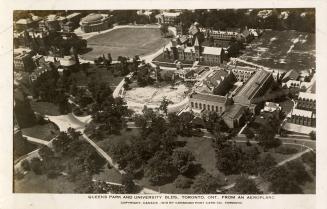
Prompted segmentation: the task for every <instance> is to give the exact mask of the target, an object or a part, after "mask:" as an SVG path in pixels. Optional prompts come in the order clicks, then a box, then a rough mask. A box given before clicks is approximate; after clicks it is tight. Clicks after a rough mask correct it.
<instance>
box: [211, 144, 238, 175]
mask: <svg viewBox="0 0 327 209" xmlns="http://www.w3.org/2000/svg"><path fill="white" fill-rule="evenodd" d="M216 158H217V168H218V169H219V170H220V171H221V172H223V173H224V174H226V175H230V174H238V173H240V172H242V167H243V160H244V159H243V153H242V150H241V149H240V148H239V147H237V146H236V145H231V144H229V143H223V144H222V145H221V147H220V148H217V149H216Z"/></svg>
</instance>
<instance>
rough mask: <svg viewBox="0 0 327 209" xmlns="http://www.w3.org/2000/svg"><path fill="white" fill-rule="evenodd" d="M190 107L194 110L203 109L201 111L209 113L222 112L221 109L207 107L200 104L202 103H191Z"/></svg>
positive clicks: (207, 105) (211, 106)
mask: <svg viewBox="0 0 327 209" xmlns="http://www.w3.org/2000/svg"><path fill="white" fill-rule="evenodd" d="M191 107H192V108H195V109H201V110H202V109H203V110H209V111H216V112H219V113H222V112H223V108H222V107H218V106H214V105H209V104H202V103H197V102H191Z"/></svg>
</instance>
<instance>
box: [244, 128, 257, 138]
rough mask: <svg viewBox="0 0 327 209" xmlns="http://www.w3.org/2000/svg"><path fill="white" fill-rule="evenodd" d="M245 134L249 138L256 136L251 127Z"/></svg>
mask: <svg viewBox="0 0 327 209" xmlns="http://www.w3.org/2000/svg"><path fill="white" fill-rule="evenodd" d="M245 136H246V138H248V139H253V138H254V137H255V135H254V133H253V131H251V129H247V131H246V133H245Z"/></svg>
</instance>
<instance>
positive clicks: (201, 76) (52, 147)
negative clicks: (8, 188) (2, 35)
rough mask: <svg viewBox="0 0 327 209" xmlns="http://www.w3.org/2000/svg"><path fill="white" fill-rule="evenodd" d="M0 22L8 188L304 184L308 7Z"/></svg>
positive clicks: (218, 190) (149, 190)
mask: <svg viewBox="0 0 327 209" xmlns="http://www.w3.org/2000/svg"><path fill="white" fill-rule="evenodd" d="M249 6H251V5H249ZM49 9H50V7H49ZM12 24H13V31H12V37H13V51H12V52H10V53H13V63H12V65H13V75H12V76H13V87H12V91H13V107H12V109H13V125H12V127H13V128H12V130H11V131H12V132H13V141H12V143H13V152H12V153H13V156H12V159H13V162H12V164H13V172H12V173H13V182H12V191H13V193H15V194H17V193H53V194H135V195H136V194H156V195H158V194H199V195H200V194H217V195H218V194H241V195H247V194H251V195H257V194H263V195H267V194H277V195H278V194H316V72H317V71H318V69H317V68H316V9H315V8H309V7H308V8H253V9H251V8H242V9H237V8H235V9H232V8H229V9H212V8H210V9H192V10H191V9H176V8H172V9H137V10H136V9H135V10H132V9H126V10H118V9H117V10H112V9H108V10H14V11H13V22H12ZM319 70H323V69H319Z"/></svg>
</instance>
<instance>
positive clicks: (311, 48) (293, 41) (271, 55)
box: [240, 30, 316, 72]
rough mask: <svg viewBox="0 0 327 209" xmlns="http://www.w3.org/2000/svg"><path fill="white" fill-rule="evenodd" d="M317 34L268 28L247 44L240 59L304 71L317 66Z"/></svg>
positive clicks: (282, 68) (277, 67)
mask: <svg viewBox="0 0 327 209" xmlns="http://www.w3.org/2000/svg"><path fill="white" fill-rule="evenodd" d="M315 48H316V47H315V34H312V33H303V32H297V31H291V30H285V31H274V30H270V31H269V30H267V31H265V32H264V33H263V35H262V36H261V37H260V38H258V39H256V40H254V41H253V42H252V43H250V44H249V46H247V48H246V50H245V52H244V54H243V55H242V56H241V57H240V59H243V60H246V61H249V62H253V63H256V64H259V65H263V66H265V67H269V68H275V69H281V70H284V71H288V70H291V69H294V70H297V71H299V72H300V71H302V70H308V69H311V68H315V59H316V55H315Z"/></svg>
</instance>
